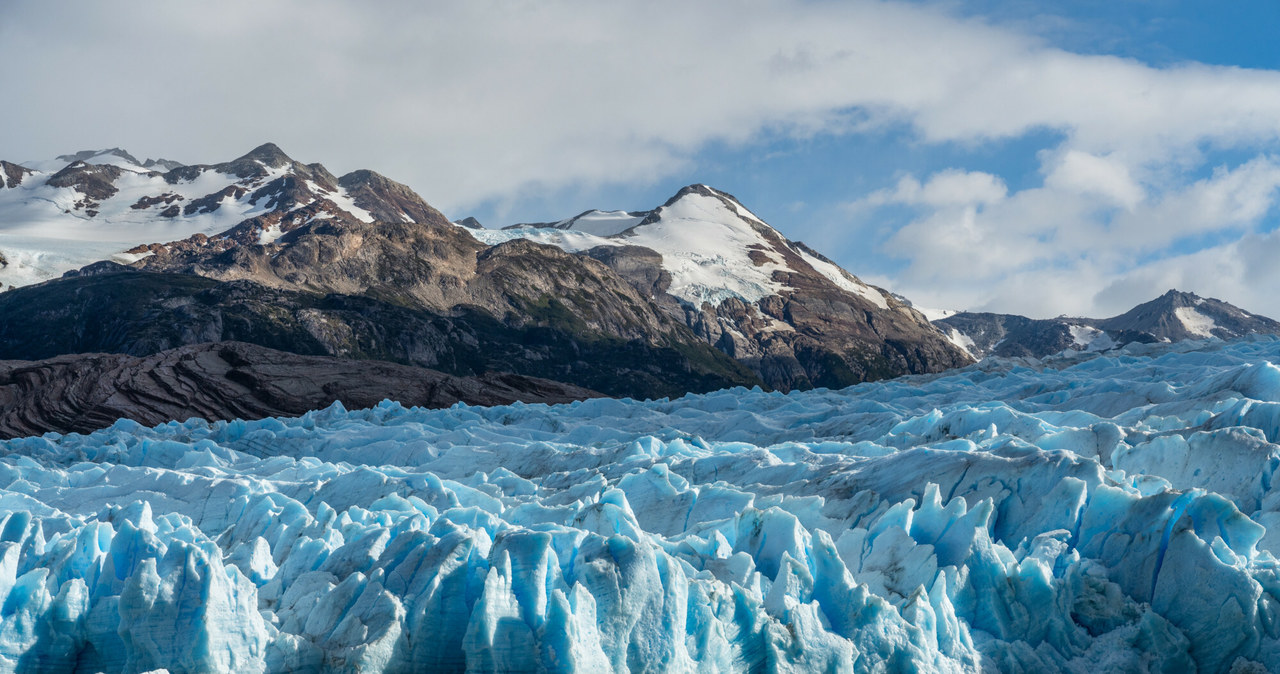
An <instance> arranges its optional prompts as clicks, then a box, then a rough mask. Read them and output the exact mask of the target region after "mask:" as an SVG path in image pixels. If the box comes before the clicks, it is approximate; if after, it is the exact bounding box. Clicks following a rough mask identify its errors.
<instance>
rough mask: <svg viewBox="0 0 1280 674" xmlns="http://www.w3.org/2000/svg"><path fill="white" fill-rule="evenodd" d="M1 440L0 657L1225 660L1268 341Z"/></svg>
mask: <svg viewBox="0 0 1280 674" xmlns="http://www.w3.org/2000/svg"><path fill="white" fill-rule="evenodd" d="M1079 358H1080V360H1079V361H1078V362H1073V361H1069V360H1067V361H1059V362H1057V363H1054V364H1051V365H1042V364H1036V363H1031V364H1029V365H1028V364H1027V363H1022V364H1018V363H1011V362H987V363H983V364H980V365H978V366H973V367H970V368H967V369H965V370H960V371H955V372H953V373H950V374H947V375H943V376H932V377H915V378H907V379H899V380H895V381H889V382H882V383H873V384H864V385H860V386H856V387H853V388H850V389H846V390H843V391H834V392H833V391H825V390H818V391H809V392H804V393H792V394H790V395H781V394H773V393H762V392H759V391H746V390H742V389H737V390H729V391H722V392H718V393H712V394H708V395H701V396H689V397H686V398H682V399H680V400H675V401H656V402H646V403H636V402H630V401H618V400H609V399H603V400H591V401H586V402H581V403H574V404H570V405H562V406H556V407H547V406H543V405H520V404H517V405H512V406H509V407H494V408H476V407H466V406H457V407H454V408H451V409H445V410H433V411H428V410H420V409H405V408H402V407H401V406H399V405H397V404H394V403H384V404H382V405H380V406H379V407H377V408H374V409H370V410H364V411H358V412H348V411H345V410H343V409H341V408H340V407H338V406H336V405H335V406H334V407H331V408H329V409H327V410H322V411H318V412H313V413H310V414H308V415H306V416H304V417H301V418H298V419H266V420H263V421H256V422H243V421H236V422H231V423H217V424H207V423H204V422H200V421H190V422H187V423H181V424H180V423H171V424H168V425H165V426H160V427H157V428H153V429H147V428H142V427H140V426H138V425H137V424H136V423H133V422H128V421H121V422H118V423H117V424H116V425H115V426H113V427H112V428H110V429H107V430H104V431H100V432H97V433H94V434H93V435H89V436H79V435H69V436H57V435H52V434H51V435H48V436H45V437H43V438H27V439H19V440H12V441H8V442H4V443H0V450H2V452H3V454H4V457H3V459H2V460H0V484H2V485H4V488H3V491H0V513H3V521H2V522H0V601H2V604H0V666H2V667H3V668H4V669H6V670H22V671H65V670H68V669H70V668H72V667H77V666H78V667H79V668H81V669H82V670H85V671H96V670H103V671H131V672H142V671H148V670H153V669H158V668H167V669H169V670H171V671H210V670H212V671H235V672H255V671H307V670H312V671H316V670H324V671H344V670H345V671H365V672H369V671H384V670H385V671H451V670H452V671H461V670H470V671H568V670H582V671H592V672H595V671H609V670H613V671H632V672H637V671H695V670H696V671H708V672H711V671H746V670H764V671H856V672H865V671H892V672H900V671H941V672H951V671H954V672H959V671H978V670H982V671H1010V672H1015V671H1034V672H1045V671H1049V672H1052V671H1072V672H1120V671H1163V672H1183V671H1193V670H1196V669H1198V670H1199V671H1207V672H1229V671H1236V672H1247V671H1266V668H1268V667H1271V668H1273V670H1274V668H1276V667H1277V663H1280V639H1278V637H1280V610H1278V609H1280V563H1278V562H1277V560H1276V557H1275V556H1274V554H1273V553H1276V552H1277V551H1280V534H1277V533H1276V532H1280V490H1276V489H1274V488H1273V486H1274V485H1275V484H1276V477H1277V476H1276V471H1277V468H1280V446H1278V445H1277V444H1274V443H1275V442H1276V441H1277V439H1278V436H1280V368H1277V367H1276V366H1274V365H1272V364H1271V363H1272V362H1280V341H1274V340H1256V341H1247V342H1241V343H1234V344H1222V343H1220V342H1208V343H1184V344H1179V345H1173V346H1165V347H1149V346H1141V347H1140V346H1131V347H1127V348H1126V349H1124V350H1121V351H1118V352H1111V353H1110V354H1107V355H1102V356H1097V355H1094V356H1089V357H1086V356H1080V357H1079Z"/></svg>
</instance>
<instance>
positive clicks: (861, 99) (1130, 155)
mask: <svg viewBox="0 0 1280 674" xmlns="http://www.w3.org/2000/svg"><path fill="white" fill-rule="evenodd" d="M0 61H3V62H4V63H6V64H7V66H6V67H5V68H4V69H0V88H2V89H3V90H4V91H5V92H6V98H7V100H9V101H15V102H17V103H14V104H11V105H9V106H6V109H5V123H4V128H5V129H6V130H7V131H6V132H5V136H4V138H3V140H4V142H3V143H0V145H2V146H3V147H4V151H5V152H6V153H14V154H13V156H10V157H6V158H9V159H18V160H22V159H28V158H38V157H47V156H51V155H54V154H60V153H63V152H66V151H70V150H76V149H81V148H87V147H100V146H105V145H122V146H125V147H128V148H129V149H130V150H131V151H133V152H135V154H148V155H150V156H156V155H164V156H169V157H171V158H175V159H179V160H182V161H218V160H224V159H228V158H230V156H233V155H234V154H237V153H239V152H242V151H244V150H247V149H248V148H250V147H252V146H254V145H256V144H258V143H260V142H263V141H266V140H272V141H275V142H277V143H279V144H281V145H282V146H283V147H284V148H285V149H286V150H287V151H289V152H290V153H291V154H293V155H294V156H295V157H297V158H299V159H301V160H304V161H324V162H325V163H326V164H328V165H329V166H330V168H332V169H334V170H336V171H339V172H342V171H347V170H352V169H355V168H362V167H368V168H374V169H376V170H379V171H381V172H383V173H386V174H388V175H390V176H392V177H394V178H397V179H399V180H402V181H404V182H407V183H408V184H410V186H412V187H414V188H415V189H417V190H418V191H419V192H421V193H422V194H423V195H424V196H425V197H426V198H427V199H428V200H429V201H431V202H432V203H434V204H436V205H437V206H440V207H442V208H443V209H445V211H446V212H454V211H461V210H464V209H467V208H471V207H474V206H476V205H478V204H482V203H495V202H506V203H514V202H516V201H518V200H520V199H521V198H523V197H526V196H528V195H537V194H543V193H546V192H549V191H555V190H559V189H580V188H583V187H584V186H586V187H590V186H601V185H622V184H644V183H652V182H654V181H657V180H660V179H662V178H663V177H665V176H670V175H673V174H675V173H677V172H679V171H682V170H686V169H687V168H688V167H690V166H691V165H693V164H694V163H695V162H696V161H697V160H698V157H699V153H700V152H701V151H703V150H704V149H705V148H707V147H708V146H709V145H711V144H716V143H724V144H729V145H731V146H732V145H738V146H742V145H749V144H750V143H752V142H753V141H756V140H758V139H760V138H762V137H764V136H768V137H770V138H784V139H785V138H792V139H802V138H816V137H820V136H822V135H823V134H849V133H864V134H878V133H882V132H883V131H884V129H887V128H899V127H901V128H907V129H909V130H910V134H911V135H912V137H913V139H914V141H915V142H919V143H923V144H925V145H928V144H934V143H950V144H960V145H966V146H972V147H979V146H981V145H982V144H984V143H987V142H989V141H991V140H993V139H1010V138H1018V137H1021V136H1023V135H1025V134H1028V133H1030V132H1034V131H1042V130H1051V131H1053V132H1054V133H1055V134H1056V135H1057V136H1058V137H1060V138H1061V141H1060V142H1057V144H1056V146H1054V147H1051V148H1049V149H1048V150H1046V151H1044V152H1043V153H1042V155H1041V157H1040V169H1041V175H1042V177H1043V179H1042V182H1041V184H1038V185H1031V186H1025V185H1024V186H1021V187H1020V189H1017V190H1014V191H1010V189H1009V187H1008V185H1009V184H1012V183H1011V180H1010V178H1011V177H1010V176H999V175H995V174H994V173H991V172H983V171H974V170H971V169H970V168H967V167H955V168H953V169H949V170H946V171H941V172H937V173H935V174H933V175H929V176H925V177H923V178H920V177H915V176H908V177H905V178H902V179H901V180H899V181H898V183H897V184H896V185H895V186H894V187H893V188H891V189H889V190H881V191H878V192H874V193H873V194H870V195H864V196H863V197H862V198H861V199H858V200H857V201H856V202H855V205H857V206H858V207H859V208H861V209H862V211H861V212H862V213H863V214H864V215H863V216H860V217H871V216H867V215H866V214H868V213H871V214H874V213H875V212H876V209H880V208H882V207H884V206H887V205H896V206H905V207H909V208H911V209H915V212H916V215H915V217H914V218H912V219H911V220H909V221H907V222H906V223H904V226H903V227H902V228H901V230H900V231H898V232H896V233H895V234H893V235H891V236H890V237H889V238H887V239H884V240H882V241H880V242H879V244H880V247H879V250H880V251H883V252H886V253H888V254H891V255H895V256H898V257H900V258H901V259H903V260H905V261H906V267H905V269H906V271H905V272H904V273H903V274H902V275H901V276H899V277H897V278H896V279H895V281H896V282H897V283H898V284H900V285H899V287H898V288H900V289H902V290H904V291H907V292H914V291H916V290H917V289H918V290H920V291H921V292H925V293H933V295H934V296H935V297H938V298H939V299H942V298H943V297H944V294H945V297H946V298H954V299H955V301H957V302H959V301H963V302H964V304H965V305H969V306H978V305H990V306H996V305H997V304H998V305H999V306H1000V307H1002V308H1007V306H1011V304H1012V303H1011V304H1009V305H1006V304H1001V302H1003V301H1004V300H1002V299H1001V298H1007V297H1013V296H1014V295H1015V294H1016V295H1017V297H1021V298H1026V299H1021V300H1018V301H1017V302H1016V304H1017V305H1018V306H1031V303H1033V302H1038V303H1039V304H1035V305H1034V307H1036V308H1038V309H1039V311H1038V312H1034V313H1046V312H1051V313H1056V312H1057V310H1058V309H1060V308H1062V307H1063V306H1064V305H1063V302H1064V300H1062V299H1061V298H1063V297H1075V298H1078V297H1079V293H1080V292H1081V289H1083V288H1094V289H1096V290H1097V291H1098V292H1100V291H1101V290H1102V289H1103V288H1105V287H1107V285H1108V283H1110V282H1112V281H1115V280H1116V279H1120V278H1122V277H1123V278H1134V279H1136V278H1139V276H1134V274H1137V272H1138V270H1140V269H1141V268H1143V265H1146V264H1154V263H1155V262H1158V259H1155V258H1161V259H1162V258H1174V257H1179V256H1182V255H1186V254H1188V253H1194V252H1195V250H1190V249H1188V250H1182V249H1179V248H1178V246H1183V247H1185V246H1187V245H1189V244H1187V243H1186V241H1188V240H1189V239H1194V238H1195V237H1203V236H1207V235H1212V234H1215V233H1217V234H1221V233H1223V232H1230V231H1234V232H1236V233H1237V234H1238V235H1244V234H1245V233H1247V232H1250V231H1254V232H1256V231H1259V228H1260V227H1261V225H1260V222H1261V220H1262V219H1264V218H1265V216H1266V214H1267V213H1268V212H1269V211H1270V209H1271V208H1272V207H1273V205H1274V191H1275V189H1276V185H1277V184H1278V183H1277V181H1278V179H1280V178H1278V176H1280V170H1278V169H1277V165H1276V162H1275V161H1273V160H1272V159H1271V158H1270V156H1269V155H1268V154H1267V153H1268V152H1272V151H1275V150H1276V146H1277V144H1280V73H1277V72H1273V71H1263V70H1248V69H1242V68H1233V67H1218V66H1206V65H1201V64H1195V63H1188V64H1180V65H1174V66H1171V67H1161V68H1157V67H1152V66H1149V65H1147V64H1144V63H1141V62H1138V61H1135V60H1131V59H1124V58H1117V57H1112V56H1106V55H1083V54H1075V53H1071V52H1068V51H1064V50H1062V49H1058V48H1055V47H1054V46H1052V45H1050V44H1047V43H1045V42H1044V41H1042V40H1041V39H1039V38H1036V37H1034V36H1031V35H1028V34H1024V33H1019V32H1017V31H1016V30H1012V29H1007V28H1002V27H999V26H995V25H992V24H990V23H988V22H984V21H982V20H979V19H964V18H959V17H957V16H955V15H952V14H949V13H948V12H947V11H946V10H945V8H939V7H937V6H931V5H921V4H899V3H890V2H876V1H865V2H784V1H781V0H747V1H745V2H738V1H733V2H731V1H729V0H708V1H707V2H699V3H683V2H672V1H669V0H655V1H653V2H643V3H641V2H612V3H601V2H587V1H585V0H539V1H537V2H534V1H532V0H516V1H514V2H498V1H497V0H468V1H465V2H464V1H461V0H455V1H446V2H432V3H418V2H409V1H408V0H399V1H395V2H380V3H358V4H356V3H343V2H337V1H336V0H305V1H304V0H279V1H277V2H271V3H258V2H251V1H249V0H227V1H226V2H219V3H172V2H167V1H162V0H124V1H122V2H119V3H112V4H110V5H106V4H103V3H97V2H91V1H89V0H80V1H78V2H69V3H58V4H56V5H54V4H52V3H16V4H13V3H11V5H10V6H7V7H6V9H5V20H4V21H3V22H0ZM1218 150H1231V151H1233V152H1237V153H1243V154H1244V156H1245V159H1243V160H1240V161H1237V162H1236V163H1235V164H1232V165H1225V166H1223V167H1220V168H1219V169H1218V170H1217V172H1216V173H1214V172H1212V171H1210V168H1211V167H1209V166H1207V165H1206V157H1207V156H1211V155H1212V153H1213V152H1215V151H1218ZM1206 176H1207V177H1206ZM744 196H749V195H744ZM796 196H798V197H803V196H804V195H796ZM1180 242H1181V243H1180ZM1205 245H1208V244H1205ZM1201 247H1203V246H1201ZM1193 248H1194V247H1193ZM860 249H865V247H860ZM872 250H875V249H874V248H872ZM1152 256H1154V258H1153V257H1152ZM841 261H842V262H845V263H846V264H848V265H849V266H851V267H853V268H854V270H855V271H857V266H858V264H859V263H860V262H863V260H861V259H857V258H850V259H842V260H841ZM1126 274H1127V275H1129V276H1124V275H1126ZM1081 275H1092V277H1091V278H1096V279H1097V281H1096V282H1094V281H1092V280H1087V279H1083V278H1082V277H1081ZM1153 278H1154V277H1153ZM1134 282H1136V281H1134ZM1151 282H1152V283H1154V282H1155V281H1154V280H1152V281H1151ZM1005 284H1019V285H1020V286H1021V287H1017V288H1015V289H1014V290H1010V289H1008V288H1006V287H1004V286H1005ZM940 286H945V289H940ZM1068 302H1074V303H1075V305H1078V304H1080V300H1078V299H1076V300H1068ZM1090 302H1092V300H1090ZM1275 310H1276V311H1277V313H1280V306H1276V307H1275Z"/></svg>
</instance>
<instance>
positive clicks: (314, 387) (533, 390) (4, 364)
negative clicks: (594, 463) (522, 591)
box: [0, 342, 600, 439]
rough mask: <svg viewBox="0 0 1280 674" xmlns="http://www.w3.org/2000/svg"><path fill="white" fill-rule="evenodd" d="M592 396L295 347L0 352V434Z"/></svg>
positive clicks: (543, 383) (508, 378)
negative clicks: (294, 350)
mask: <svg viewBox="0 0 1280 674" xmlns="http://www.w3.org/2000/svg"><path fill="white" fill-rule="evenodd" d="M599 395H600V394H598V393H595V392H593V391H590V390H587V389H583V388H579V387H575V386H571V385H568V384H562V383H559V382H553V381H548V380H544V379H537V378H532V377H522V376H518V375H511V374H500V373H486V374H484V375H480V376H478V377H455V376H451V375H447V374H444V373H442V372H438V371H435V370H428V369H424V368H418V367H410V366H406V365H398V364H395V363H387V362H381V361H367V360H366V361H354V360H348V359H341V358H328V357H320V356H301V355H297V354H291V353H284V352H281V351H276V350H273V349H267V348H263V347H260V346H255V345H252V344H245V343H241V342H222V343H219V344H196V345H191V346H183V347H180V348H177V349H170V350H167V351H162V352H160V353H156V354H153V355H150V356H143V357H135V356H128V355H123V354H75V355H64V356H58V357H56V358H51V359H47V360H40V361H34V362H32V361H0V439H3V438H13V437H20V436H26V435H37V434H40V433H45V432H48V431H56V432H60V433H67V432H78V433H87V432H90V431H93V430H96V429H99V428H103V427H106V426H110V425H111V424H112V423H114V422H115V421H116V420H117V419H121V418H124V419H132V420H134V421H137V422H139V423H141V424H143V425H155V424H160V423H164V422H166V421H169V420H171V419H173V420H184V419H188V418H191V417H199V418H202V419H208V420H211V421H212V420H217V419H237V418H238V419H261V418H264V417H269V416H296V415H299V414H303V413H305V412H307V411H308V410H314V409H321V408H324V407H327V406H328V405H330V404H331V403H333V402H334V401H340V402H341V403H342V404H343V405H345V406H346V407H348V408H349V409H359V408H364V407H370V406H372V405H376V404H377V403H378V402H380V401H382V400H383V399H385V398H391V399H393V400H397V401H399V402H401V403H402V404H404V405H416V406H422V407H447V406H449V405H452V404H454V403H456V402H459V401H461V402H465V403H467V404H471V405H505V404H509V403H511V402H514V401H517V400H520V401H524V402H543V403H562V402H569V401H572V400H581V399H584V398H590V397H595V396H599Z"/></svg>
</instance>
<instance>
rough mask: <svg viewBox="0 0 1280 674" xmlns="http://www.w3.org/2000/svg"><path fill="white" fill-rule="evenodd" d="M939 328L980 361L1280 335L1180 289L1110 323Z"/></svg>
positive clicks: (971, 316)
mask: <svg viewBox="0 0 1280 674" xmlns="http://www.w3.org/2000/svg"><path fill="white" fill-rule="evenodd" d="M934 323H935V324H937V325H939V326H943V329H944V330H946V331H947V333H948V337H949V338H950V339H951V340H952V342H953V343H956V344H957V345H961V346H962V347H963V348H965V349H966V350H968V351H969V352H970V353H971V354H972V355H974V356H975V357H977V358H983V357H986V356H989V355H995V356H1003V357H1018V356H1030V357H1034V358H1043V357H1044V356H1048V355H1052V354H1054V353H1058V352H1061V351H1063V350H1065V349H1076V350H1105V349H1109V348H1114V347H1118V346H1123V345H1124V344H1129V343H1132V342H1139V343H1151V342H1161V341H1164V342H1176V341H1182V340H1186V339H1208V338H1211V337H1213V338H1218V339H1224V340H1231V339H1237V338H1239V337H1243V336H1245V335H1250V334H1269V335H1280V322H1278V321H1275V320H1273V319H1271V318H1268V317H1266V316H1262V315H1259V314H1254V313H1251V312H1248V311H1245V310H1243V309H1240V308H1239V307H1236V306H1234V305H1232V304H1230V303H1227V302H1224V301H1222V300H1219V299H1215V298H1204V297H1200V296H1199V295H1196V294H1195V293H1188V292H1182V291H1179V290H1176V289H1170V290H1169V291H1167V292H1165V293H1164V294H1162V295H1160V296H1159V297H1156V298H1155V299H1152V300H1150V301H1147V302H1143V303H1141V304H1138V305H1137V306H1135V307H1133V308H1132V309H1130V310H1128V311H1126V312H1124V313H1121V314H1118V315H1116V316H1112V317H1110V318H1101V319H1099V318H1083V317H1067V316H1059V317H1057V318H1048V319H1032V318H1027V317H1025V316H1017V315H1013V314H997V313H972V312H960V313H957V314H953V315H951V316H948V317H946V318H942V319H940V320H937V321H934Z"/></svg>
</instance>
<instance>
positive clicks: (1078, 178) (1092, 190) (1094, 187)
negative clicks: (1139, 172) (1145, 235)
mask: <svg viewBox="0 0 1280 674" xmlns="http://www.w3.org/2000/svg"><path fill="white" fill-rule="evenodd" d="M1044 184H1045V187H1049V188H1052V189H1059V190H1063V191H1066V192H1073V193H1076V194H1081V195H1085V196H1096V197H1101V198H1102V199H1105V200H1107V201H1109V202H1111V203H1112V204H1115V205H1118V206H1123V207H1125V208H1127V209H1131V210H1132V209H1133V208H1135V207H1137V205H1138V204H1139V203H1140V202H1141V201H1142V200H1143V198H1144V197H1145V196H1146V195H1145V193H1144V191H1143V189H1142V186H1141V185H1139V184H1138V183H1137V182H1136V181H1134V179H1133V177H1132V176H1131V175H1130V172H1129V167H1128V166H1126V165H1125V164H1124V162H1123V161H1121V160H1119V159H1117V158H1114V157H1099V156H1097V155H1093V154H1089V153H1088V152H1081V151H1080V150H1067V151H1066V152H1064V153H1063V154H1062V156H1061V157H1059V158H1058V159H1057V161H1056V162H1055V163H1054V165H1053V166H1052V167H1051V168H1050V169H1049V174H1048V175H1047V176H1046V177H1045V181H1044Z"/></svg>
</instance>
